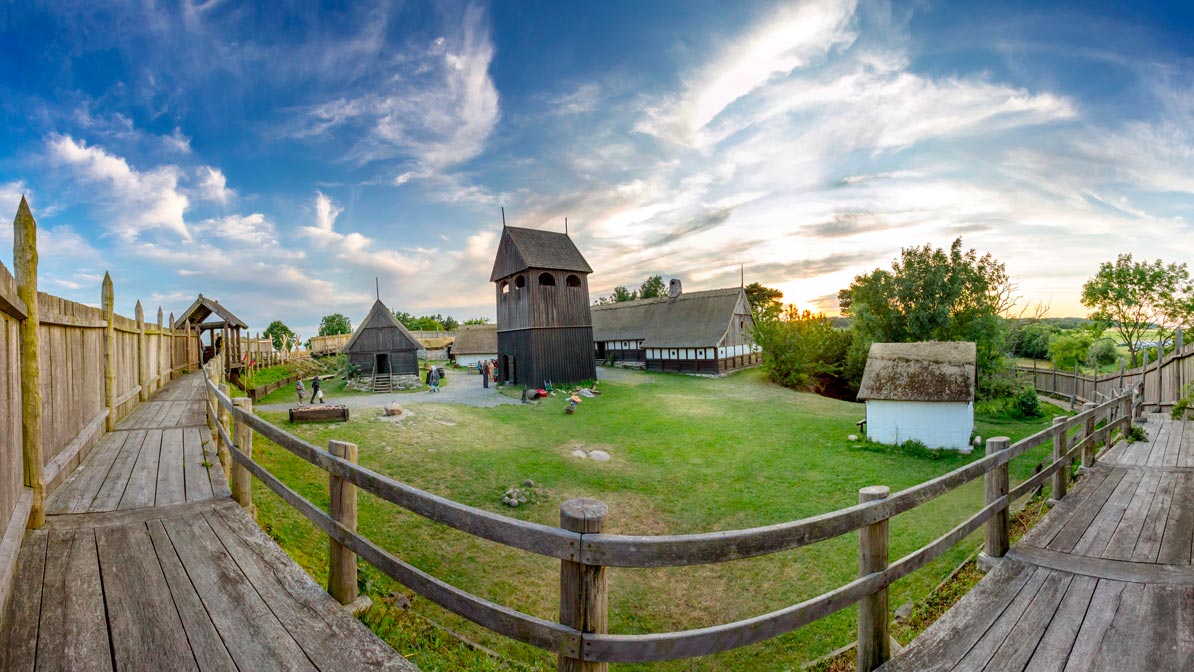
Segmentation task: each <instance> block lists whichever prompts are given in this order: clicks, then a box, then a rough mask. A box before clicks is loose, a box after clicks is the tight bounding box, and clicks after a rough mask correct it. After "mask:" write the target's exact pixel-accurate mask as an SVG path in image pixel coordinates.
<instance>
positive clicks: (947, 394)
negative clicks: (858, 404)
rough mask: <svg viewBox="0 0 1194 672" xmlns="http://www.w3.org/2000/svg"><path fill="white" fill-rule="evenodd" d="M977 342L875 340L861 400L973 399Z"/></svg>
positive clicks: (859, 392)
mask: <svg viewBox="0 0 1194 672" xmlns="http://www.w3.org/2000/svg"><path fill="white" fill-rule="evenodd" d="M975 360H976V353H975V347H974V343H968V342H948V343H946V342H940V341H928V342H924V343H873V344H871V351H870V354H869V355H868V356H867V360H866V369H865V370H864V371H863V372H862V385H861V386H860V387H859V388H858V399H859V400H860V401H863V400H867V399H877V400H885V401H973V400H974V377H975Z"/></svg>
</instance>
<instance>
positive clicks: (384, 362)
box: [373, 352, 390, 376]
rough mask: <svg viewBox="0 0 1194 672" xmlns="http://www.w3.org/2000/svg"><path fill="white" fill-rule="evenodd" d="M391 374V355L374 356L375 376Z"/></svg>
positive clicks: (380, 354) (379, 354) (380, 353)
mask: <svg viewBox="0 0 1194 672" xmlns="http://www.w3.org/2000/svg"><path fill="white" fill-rule="evenodd" d="M389 374H390V355H389V354H387V353H384V352H379V353H377V354H375V355H373V375H375V376H387V375H389Z"/></svg>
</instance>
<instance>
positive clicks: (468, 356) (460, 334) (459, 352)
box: [448, 324, 498, 367]
mask: <svg viewBox="0 0 1194 672" xmlns="http://www.w3.org/2000/svg"><path fill="white" fill-rule="evenodd" d="M497 343H498V337H497V325H496V324H464V325H461V326H460V327H459V328H458V329H457V330H456V340H455V341H453V342H452V345H450V346H448V353H449V357H451V358H452V361H454V362H456V366H474V367H475V366H476V365H477V362H483V361H485V360H490V359H497V356H498V345H497Z"/></svg>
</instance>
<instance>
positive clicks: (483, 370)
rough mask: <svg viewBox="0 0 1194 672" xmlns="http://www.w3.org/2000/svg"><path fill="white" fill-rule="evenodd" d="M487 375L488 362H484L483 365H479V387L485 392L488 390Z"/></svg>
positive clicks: (488, 372) (488, 373)
mask: <svg viewBox="0 0 1194 672" xmlns="http://www.w3.org/2000/svg"><path fill="white" fill-rule="evenodd" d="M489 375H490V371H489V360H485V363H484V364H482V365H481V386H482V387H484V388H485V389H487V390H488V389H489Z"/></svg>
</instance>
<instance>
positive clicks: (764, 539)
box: [205, 366, 1139, 671]
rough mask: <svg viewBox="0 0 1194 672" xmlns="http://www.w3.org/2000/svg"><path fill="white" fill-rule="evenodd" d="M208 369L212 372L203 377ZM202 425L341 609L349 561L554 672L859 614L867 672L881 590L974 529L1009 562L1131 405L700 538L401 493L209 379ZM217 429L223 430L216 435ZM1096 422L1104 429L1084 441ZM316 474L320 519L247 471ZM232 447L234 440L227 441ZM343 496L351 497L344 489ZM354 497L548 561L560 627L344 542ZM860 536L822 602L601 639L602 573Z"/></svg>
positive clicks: (698, 650) (351, 539) (574, 503)
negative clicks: (1020, 518) (936, 518)
mask: <svg viewBox="0 0 1194 672" xmlns="http://www.w3.org/2000/svg"><path fill="white" fill-rule="evenodd" d="M208 369H210V371H209V370H208ZM205 375H207V376H208V380H207V385H208V388H207V389H208V398H209V405H208V414H209V418H210V423H209V424H211V426H212V427H213V429H214V430H215V431H216V433H217V437H216V439H217V441H218V442H219V444H220V450H219V452H220V455H221V456H222V458H223V456H225V455H226V456H228V457H227V458H224V459H230V460H231V463H229V464H226V467H225V468H226V469H227V468H230V469H231V471H232V482H233V484H234V485H233V493H234V497H235V498H236V499H237V501H238V502H240V503H241V504H242V505H243V506H246V507H250V506H251V505H252V504H251V498H250V492H249V485H248V484H249V480H250V479H249V477H250V475H252V476H254V477H256V478H257V479H258V480H260V481H261V482H262V483H264V484H265V485H266V486H267V487H269V489H270V490H272V491H273V492H274V493H276V494H277V495H278V496H279V497H281V498H282V499H283V500H284V501H285V502H286V503H287V504H289V505H290V506H292V507H294V508H295V509H296V510H297V511H298V512H299V513H301V514H302V515H303V516H305V517H306V518H308V519H309V520H310V521H311V522H312V523H314V524H315V525H316V526H318V527H319V528H320V529H321V530H323V532H324V533H325V534H327V535H328V537H329V539H330V553H331V556H332V562H331V565H330V566H331V572H330V576H329V589H330V591H331V592H332V593H333V594H334V595H335V596H336V598H337V599H338V600H339V601H340V602H341V603H348V602H351V601H352V600H353V599H354V598H355V597H356V590H355V585H356V584H355V577H350V576H349V575H348V573H349V572H355V571H356V562H355V559H353V558H352V557H351V555H352V554H355V555H356V556H359V557H360V558H362V559H364V560H365V561H366V562H368V563H369V564H371V565H373V566H374V567H376V568H377V569H379V570H380V571H382V572H383V573H385V574H386V575H388V576H390V577H391V578H393V579H395V580H396V581H398V582H400V583H402V584H403V585H405V586H406V587H408V588H409V589H411V590H413V591H414V592H416V593H418V594H419V595H422V596H423V597H425V598H427V599H429V600H431V601H432V602H435V603H436V604H438V605H440V606H441V607H444V608H446V609H448V610H450V611H453V612H455V613H456V614H459V615H460V616H463V617H464V618H467V619H469V620H471V621H473V622H475V623H478V624H480V625H481V626H483V627H486V628H488V629H490V630H493V631H494V632H497V633H499V634H502V635H504V636H506V637H510V638H513V639H516V640H518V641H520V642H524V643H527V644H531V645H533V646H537V647H539V648H542V649H546V650H548V651H551V652H555V653H556V654H558V656H559V660H560V663H559V669H561V670H589V671H591V670H604V669H606V668H607V663H610V662H649V661H662V660H673V659H680V658H688V657H693V656H702V655H707V654H712V653H717V652H719V651H726V650H729V649H733V648H737V647H740V646H746V645H748V644H754V643H756V642H760V641H763V640H766V639H769V638H772V637H775V636H777V635H781V634H783V633H786V632H789V631H791V630H794V629H796V628H799V627H802V626H804V625H807V624H809V623H812V622H813V621H816V620H817V619H820V618H824V617H826V616H828V615H830V614H833V613H834V612H837V611H839V610H841V609H844V608H846V607H848V606H850V605H852V604H855V603H858V604H859V619H858V629H859V633H858V642H859V651H858V660H859V669H860V670H867V671H869V670H872V669H874V668H876V667H877V666H878V665H880V664H881V663H882V662H883V661H884V660H886V659H887V657H888V642H889V641H890V639H889V635H888V632H887V628H888V622H889V614H888V603H887V587H888V586H889V585H891V584H892V583H893V582H894V581H896V580H898V579H900V578H902V577H904V576H907V575H908V574H910V573H912V572H914V571H915V570H917V569H919V568H921V567H924V566H925V565H926V564H927V563H928V562H930V561H931V560H933V559H935V558H937V557H939V556H940V555H942V554H943V553H945V552H946V551H947V550H948V549H950V548H951V547H953V546H954V545H956V544H958V543H959V542H961V541H962V540H963V539H965V538H966V537H967V536H968V535H970V534H971V533H972V532H974V531H976V530H978V529H979V528H980V527H984V526H985V527H986V542H985V544H984V555H985V556H986V557H985V558H984V564H986V565H989V564H991V563H993V562H998V559H999V558H1001V557H1003V555H1004V554H1005V553H1006V552H1007V550H1008V511H1009V508H1010V507H1011V505H1012V503H1013V502H1015V501H1016V500H1018V499H1020V498H1023V497H1025V496H1027V495H1029V494H1030V493H1031V492H1032V491H1033V490H1034V489H1035V488H1037V487H1038V486H1039V485H1041V484H1042V483H1044V482H1045V481H1046V480H1048V479H1054V480H1055V484H1056V483H1061V484H1063V485H1062V486H1061V487H1059V488H1057V490H1056V493H1057V494H1056V496H1062V494H1061V493H1062V492H1064V484H1065V483H1066V481H1067V479H1068V478H1069V473H1070V466H1071V464H1072V463H1073V462H1074V461H1075V459H1076V458H1077V457H1078V456H1081V459H1082V462H1083V464H1086V465H1088V466H1089V464H1092V463H1093V461H1094V459H1095V457H1094V450H1095V448H1096V446H1097V445H1099V444H1103V445H1106V446H1110V445H1111V444H1112V443H1113V441H1114V440H1115V439H1116V438H1118V437H1120V436H1123V435H1126V434H1127V433H1128V432H1129V431H1130V427H1131V423H1132V418H1133V414H1134V412H1138V411H1139V407H1138V405H1137V406H1136V408H1135V409H1134V408H1133V405H1134V403H1135V401H1136V400H1137V399H1138V396H1137V395H1133V394H1131V393H1129V392H1121V393H1117V394H1115V395H1113V396H1112V398H1111V399H1109V400H1108V401H1106V402H1104V403H1102V404H1099V405H1092V406H1090V407H1089V408H1087V409H1086V410H1084V411H1083V412H1081V413H1079V414H1078V415H1075V416H1073V417H1068V418H1062V419H1059V421H1057V422H1056V423H1055V424H1054V425H1053V426H1052V427H1050V428H1047V429H1044V430H1042V431H1040V432H1037V433H1036V434H1034V435H1032V436H1030V437H1028V438H1026V439H1023V440H1021V441H1018V442H1016V443H1015V444H1012V443H1010V442H1009V441H1008V439H1006V438H993V439H990V440H988V441H987V454H986V456H985V457H983V458H980V459H978V460H976V461H974V462H972V463H970V464H967V465H965V466H963V467H960V468H958V469H955V470H953V471H951V472H949V473H947V474H945V475H943V476H940V477H938V478H935V479H933V480H931V481H928V482H925V483H922V484H920V485H917V486H914V487H911V488H908V489H906V490H902V491H900V492H896V493H890V492H889V491H888V489H887V488H886V487H882V486H873V487H868V488H863V489H862V490H861V491H860V493H859V496H860V497H859V499H860V501H859V504H858V505H856V506H852V507H849V508H846V509H841V510H838V511H833V512H830V513H825V514H822V515H819V516H814V517H811V518H806V519H803V520H796V521H792V522H787V523H779V524H776V525H769V526H765V527H758V528H753V529H746V530H733V531H726V532H713V533H706V534H688V535H669V536H628V535H613V534H604V533H603V532H602V524H603V522H604V520H605V517H606V515H607V508H606V506H605V504H603V503H601V502H599V501H595V500H588V499H580V500H570V501H567V502H564V503H563V505H562V506H561V511H560V521H561V526H560V527H558V528H557V527H551V526H548V525H541V524H537V523H530V522H525V521H520V520H517V519H513V518H508V517H505V516H502V515H499V514H496V513H492V512H490V511H485V510H483V509H478V508H475V507H471V506H466V505H464V504H460V503H458V502H454V501H451V500H449V499H446V498H443V497H439V496H437V495H434V494H431V493H428V492H425V491H422V490H419V489H416V488H413V487H411V486H409V485H406V484H403V483H400V482H398V481H395V480H393V479H390V478H388V477H386V476H383V475H382V474H379V473H377V472H374V471H372V470H370V469H367V468H365V467H362V466H359V465H358V464H357V463H356V446H350V445H346V444H340V443H339V442H335V441H333V442H331V443H332V444H333V445H330V446H329V449H328V450H325V449H323V448H320V447H318V446H315V445H313V444H311V443H308V442H306V441H304V440H302V439H300V438H298V437H296V436H294V435H292V434H289V433H288V432H286V431H284V430H282V429H281V428H279V427H276V426H274V425H272V424H270V423H268V422H266V421H265V420H262V419H261V418H259V417H257V416H255V415H254V414H253V412H252V404H251V402H249V400H248V399H244V398H239V399H236V400H233V399H230V398H228V396H227V394H226V392H221V391H220V388H223V389H224V390H226V389H227V388H226V387H223V386H217V381H216V380H214V379H213V378H215V377H216V376H218V375H219V369H218V367H215V366H211V367H205ZM222 416H230V417H231V420H232V421H233V422H234V424H235V431H232V432H230V431H228V429H227V424H226V421H222V420H221V417H222ZM1098 421H1106V423H1105V424H1104V426H1103V427H1101V428H1099V429H1095V426H1096V423H1097V422H1098ZM254 433H256V434H260V435H261V436H262V437H263V438H265V439H268V440H269V441H272V442H273V443H275V444H277V445H279V446H281V447H282V448H284V449H285V450H287V451H289V452H291V453H293V454H294V455H296V456H298V457H300V458H302V459H304V460H306V461H307V462H309V463H311V464H313V465H315V466H317V467H319V468H321V469H323V470H324V471H326V472H328V475H329V487H330V488H331V499H332V501H333V505H332V507H331V509H332V511H331V513H328V512H325V511H324V510H322V509H321V508H319V507H318V506H316V505H314V504H312V503H311V502H310V501H308V500H307V499H305V498H303V497H302V496H301V495H299V494H298V493H297V492H295V491H294V490H292V489H291V488H290V487H288V486H287V485H286V484H284V483H282V481H280V480H279V479H278V478H277V477H275V476H274V475H273V474H271V473H270V472H269V471H267V470H266V469H265V468H264V467H262V466H261V465H260V464H258V463H257V462H256V461H254V460H253V456H252V439H253V434H254ZM233 437H235V438H233ZM1045 443H1053V445H1054V455H1053V460H1052V462H1051V463H1050V464H1049V465H1048V466H1047V467H1045V468H1044V469H1043V470H1042V471H1040V472H1039V473H1037V474H1036V475H1034V476H1033V477H1032V478H1031V479H1029V480H1027V481H1025V482H1023V483H1021V484H1019V485H1017V486H1016V487H1014V488H1009V487H1008V486H1009V481H1008V463H1009V462H1010V461H1011V460H1012V459H1013V458H1015V457H1017V456H1019V455H1022V454H1024V453H1025V452H1026V451H1028V450H1030V449H1032V448H1034V447H1036V446H1039V445H1041V444H1045ZM980 477H983V478H985V479H986V504H985V506H984V507H983V508H982V509H980V510H979V511H978V512H976V513H975V514H974V515H972V516H970V518H968V519H967V520H966V521H965V522H963V523H961V524H960V525H958V526H957V527H955V528H953V529H952V530H950V531H949V532H948V533H947V534H945V535H944V536H942V537H940V538H938V539H936V540H935V541H933V542H932V543H930V544H928V545H926V546H924V547H921V548H920V549H918V550H916V551H914V552H912V553H911V554H909V555H907V556H905V557H903V558H900V559H899V560H896V561H895V562H889V557H888V548H889V545H888V521H889V520H890V519H891V518H892V517H894V516H896V515H899V514H901V513H904V512H906V511H909V510H911V509H913V508H916V507H917V506H920V505H921V504H924V503H926V502H928V501H931V500H933V499H935V498H937V497H940V496H941V495H943V494H945V493H947V492H950V491H952V490H954V489H955V488H958V487H960V486H962V485H964V484H966V483H969V482H971V481H973V480H975V479H978V478H980ZM350 484H351V486H355V488H354V489H350ZM355 489H363V490H366V491H368V492H370V493H372V494H373V495H376V496H377V497H380V498H382V499H384V500H387V501H389V502H391V503H393V504H396V505H397V506H400V507H402V508H404V509H407V510H409V511H411V512H414V513H416V514H418V515H421V516H423V517H425V518H428V519H430V520H433V521H436V522H439V523H442V524H444V525H448V526H449V527H452V528H455V529H457V530H460V531H463V532H466V533H469V534H472V535H475V536H478V537H481V538H484V539H488V540H490V541H494V542H497V543H500V544H504V545H506V546H510V547H513V548H517V549H520V550H523V551H527V552H530V553H536V554H539V555H543V556H546V557H550V558H556V559H558V560H559V561H560V610H559V622H555V621H549V620H545V619H542V618H539V617H536V616H532V615H529V614H524V613H521V612H518V611H515V610H513V609H510V608H508V607H505V606H502V605H499V604H495V603H493V602H490V601H488V600H485V599H483V598H480V597H477V596H475V595H471V594H469V593H467V592H464V591H462V590H460V589H458V588H456V587H454V586H452V585H450V584H448V583H446V582H443V581H440V580H439V579H436V578H435V577H433V576H430V575H428V574H426V573H425V572H423V571H421V570H419V569H417V568H415V567H413V566H411V565H409V564H407V563H406V562H404V561H402V560H401V559H399V558H398V557H396V556H395V555H393V554H391V553H389V552H388V551H386V550H385V549H383V548H381V547H379V546H377V545H376V544H374V543H373V542H372V541H370V540H369V539H367V538H365V537H363V536H361V535H360V534H358V533H357V531H356V507H355V505H354V504H352V503H350V502H347V501H345V499H346V498H349V499H351V498H353V497H355ZM854 531H858V532H859V533H860V534H859V544H860V548H859V576H858V578H857V579H855V580H854V581H851V582H850V583H847V584H846V585H844V586H841V587H839V588H837V589H835V590H832V591H830V592H828V593H825V594H823V595H820V596H817V597H814V598H812V599H809V600H806V601H804V602H801V603H799V604H796V605H793V606H790V607H787V608H785V609H780V610H778V611H774V612H771V613H768V614H763V615H761V616H756V617H754V618H749V619H745V620H741V621H737V622H734V623H727V624H724V625H717V626H713V627H708V628H700V629H695V630H686V631H682V632H666V633H658V634H647V635H618V634H610V633H609V632H608V631H607V630H608V627H607V626H608V599H609V598H608V592H607V582H606V576H605V575H606V568H607V567H640V568H641V567H676V566H688V565H702V564H712V563H719V562H726V561H730V560H738V559H742V558H750V557H755V556H761V555H766V554H771V553H777V552H780V551H786V550H791V549H796V548H800V547H803V546H808V545H810V544H813V543H816V542H819V541H824V540H827V539H832V538H834V537H838V536H841V535H844V534H848V533H852V532H854Z"/></svg>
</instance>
